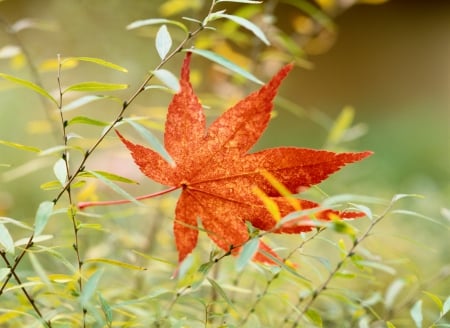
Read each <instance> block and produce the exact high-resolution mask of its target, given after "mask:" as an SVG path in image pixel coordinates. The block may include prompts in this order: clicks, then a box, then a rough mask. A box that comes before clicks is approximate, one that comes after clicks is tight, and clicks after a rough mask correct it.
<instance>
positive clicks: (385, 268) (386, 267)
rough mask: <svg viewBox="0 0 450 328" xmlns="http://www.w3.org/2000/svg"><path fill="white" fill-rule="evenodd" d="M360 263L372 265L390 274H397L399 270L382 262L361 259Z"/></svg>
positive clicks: (366, 265)
mask: <svg viewBox="0 0 450 328" xmlns="http://www.w3.org/2000/svg"><path fill="white" fill-rule="evenodd" d="M358 264H359V265H362V266H364V267H371V268H373V269H377V270H381V271H383V272H386V273H388V274H390V275H395V274H396V273H397V271H396V270H395V269H394V268H393V267H390V266H389V265H386V264H383V263H380V262H375V261H367V260H361V261H358Z"/></svg>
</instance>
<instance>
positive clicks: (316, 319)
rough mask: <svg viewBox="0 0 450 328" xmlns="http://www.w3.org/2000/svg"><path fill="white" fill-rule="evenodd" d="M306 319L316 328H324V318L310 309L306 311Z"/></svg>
mask: <svg viewBox="0 0 450 328" xmlns="http://www.w3.org/2000/svg"><path fill="white" fill-rule="evenodd" d="M306 317H307V318H308V320H309V321H310V322H311V323H312V324H313V325H314V327H323V322H322V317H321V316H320V313H319V312H317V311H316V310H314V309H311V308H309V309H308V310H307V311H306Z"/></svg>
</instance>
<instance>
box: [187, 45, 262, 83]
mask: <svg viewBox="0 0 450 328" xmlns="http://www.w3.org/2000/svg"><path fill="white" fill-rule="evenodd" d="M185 51H188V52H192V53H194V54H197V55H200V56H202V57H205V58H206V59H209V60H211V61H213V62H215V63H217V64H219V65H221V66H223V67H225V68H227V69H229V70H230V71H232V72H234V73H237V74H239V75H241V76H243V77H245V78H246V79H248V80H250V81H253V82H255V83H257V84H261V85H262V84H264V83H263V82H262V81H261V80H259V79H258V78H256V77H255V76H254V75H253V74H251V73H250V72H247V71H246V70H244V69H243V68H241V67H239V66H238V65H236V64H235V63H233V62H231V61H229V60H228V59H226V58H224V57H222V56H221V55H219V54H216V53H215V52H212V51H209V50H204V49H195V48H190V49H187V50H185Z"/></svg>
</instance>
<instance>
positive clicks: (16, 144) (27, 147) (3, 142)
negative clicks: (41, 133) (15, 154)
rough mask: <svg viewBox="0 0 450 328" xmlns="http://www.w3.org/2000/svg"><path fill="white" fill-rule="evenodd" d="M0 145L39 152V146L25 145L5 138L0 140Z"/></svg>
mask: <svg viewBox="0 0 450 328" xmlns="http://www.w3.org/2000/svg"><path fill="white" fill-rule="evenodd" d="M0 145H5V146H8V147H11V148H16V149H20V150H25V151H31V152H33V153H39V152H40V151H41V150H40V149H39V148H36V147H33V146H25V145H22V144H19V143H16V142H11V141H6V140H0Z"/></svg>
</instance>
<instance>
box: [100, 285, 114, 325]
mask: <svg viewBox="0 0 450 328" xmlns="http://www.w3.org/2000/svg"><path fill="white" fill-rule="evenodd" d="M98 299H99V301H100V306H101V307H102V311H103V314H104V315H105V320H106V323H107V325H108V326H111V325H112V319H113V316H112V314H113V312H112V308H111V306H110V305H109V304H108V302H107V301H106V300H105V299H104V298H103V296H102V294H101V293H98Z"/></svg>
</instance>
